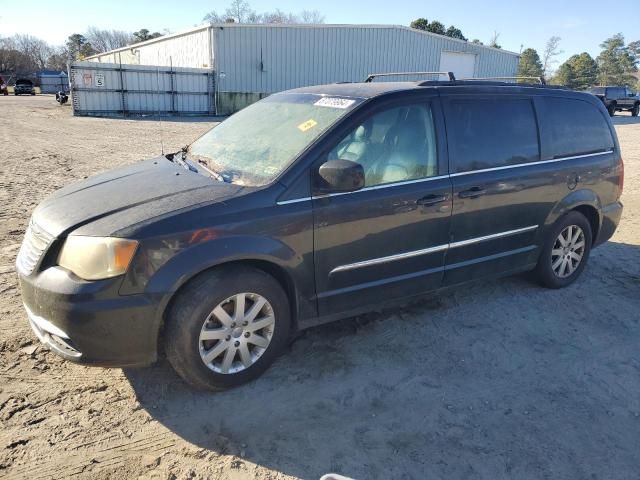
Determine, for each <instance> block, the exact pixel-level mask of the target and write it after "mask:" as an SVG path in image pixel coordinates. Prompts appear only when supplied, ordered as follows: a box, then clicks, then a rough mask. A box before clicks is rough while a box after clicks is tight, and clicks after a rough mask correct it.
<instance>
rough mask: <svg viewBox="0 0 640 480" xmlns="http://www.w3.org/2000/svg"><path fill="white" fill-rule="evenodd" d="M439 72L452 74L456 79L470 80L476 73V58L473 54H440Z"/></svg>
mask: <svg viewBox="0 0 640 480" xmlns="http://www.w3.org/2000/svg"><path fill="white" fill-rule="evenodd" d="M440 71H441V72H453V74H454V75H455V76H456V78H472V77H474V76H475V73H476V56H475V55H474V54H473V53H460V52H442V54H441V56H440Z"/></svg>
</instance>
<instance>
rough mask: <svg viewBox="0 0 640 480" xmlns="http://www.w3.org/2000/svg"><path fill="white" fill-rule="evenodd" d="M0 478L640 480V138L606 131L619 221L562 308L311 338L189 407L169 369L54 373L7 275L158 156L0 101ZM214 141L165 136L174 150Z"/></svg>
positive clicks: (538, 296) (52, 360)
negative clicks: (72, 189) (42, 207)
mask: <svg viewBox="0 0 640 480" xmlns="http://www.w3.org/2000/svg"><path fill="white" fill-rule="evenodd" d="M0 112H1V115H2V118H3V120H4V122H3V125H2V128H1V129H0V147H1V148H0V174H1V180H0V181H1V189H0V204H1V205H2V208H1V209H0V252H1V254H0V477H7V478H12V479H21V478H25V479H27V478H28V479H30V480H36V479H46V478H67V477H73V478H91V479H101V478H119V479H120V478H123V479H124V478H149V479H151V478H154V479H174V478H177V479H183V478H185V479H186V478H215V479H218V478H220V479H253V478H258V479H285V478H287V479H288V478H309V479H317V478H319V477H320V475H322V474H324V473H326V472H329V471H335V472H338V473H342V474H344V475H349V476H352V477H354V478H357V479H360V480H364V479H378V478H379V479H431V478H447V479H454V478H486V479H492V480H494V479H501V478H515V479H527V478H536V479H540V478H550V479H565V478H572V479H573V478H575V479H587V478H588V479H637V478H639V477H638V475H639V472H640V120H638V119H635V118H631V117H629V116H627V114H621V115H619V116H618V117H616V119H615V123H616V129H617V131H618V135H619V138H620V141H621V143H622V151H623V157H624V159H625V165H626V182H625V191H624V196H623V199H622V200H623V202H624V203H625V212H624V217H623V219H622V223H621V227H620V228H619V230H618V232H617V233H616V235H615V236H614V237H613V239H612V240H611V241H610V242H609V243H607V244H605V245H603V246H602V247H600V248H598V249H596V250H595V251H594V252H593V254H592V257H591V260H590V263H589V266H588V267H587V269H586V271H585V273H584V275H583V277H582V278H581V279H580V280H579V281H578V282H577V283H576V284H574V285H573V286H571V287H570V288H568V289H565V290H561V291H550V290H543V289H541V288H539V287H537V286H536V285H534V284H532V283H530V282H529V281H528V280H527V279H526V278H525V277H512V278H507V279H503V280H499V281H495V282H492V283H488V284H486V285H480V286H474V287H472V288H465V289H463V290H457V291H455V292H451V293H448V294H446V295H440V296H433V297H429V298H426V299H425V300H424V301H422V302H418V303H416V304H413V305H411V306H408V307H407V308H405V309H403V310H401V311H385V312H379V313H375V314H370V315H367V316H364V317H360V318H358V319H355V320H349V321H343V322H340V323H338V324H331V325H327V326H323V327H320V328H316V329H314V330H311V331H308V332H306V333H305V334H304V335H303V336H302V337H301V338H300V339H298V340H297V341H296V342H295V343H294V344H293V345H292V346H291V348H290V351H289V352H288V353H287V354H285V355H284V356H283V357H282V358H281V359H280V360H278V361H277V362H276V364H275V365H274V366H273V367H272V368H271V369H270V370H269V371H268V372H267V374H266V375H264V376H263V377H262V378H261V379H260V380H258V381H256V382H255V383H252V384H250V385H247V386H245V387H243V388H238V389H236V390H233V391H229V392H225V393H222V394H206V393H199V392H194V391H192V390H190V389H189V388H188V387H186V386H185V385H184V384H183V383H182V382H181V381H180V379H179V378H178V377H176V375H175V374H174V373H173V372H172V371H171V369H170V367H169V366H168V365H167V363H166V362H164V361H161V362H160V363H158V364H157V365H156V366H154V367H151V368H147V369H138V370H127V371H122V370H118V369H113V370H104V369H91V368H85V367H81V366H77V365H74V364H71V363H67V362H64V361H62V360H60V359H59V358H58V357H56V356H55V355H53V354H51V353H49V352H47V351H46V350H45V349H43V348H42V347H40V346H39V345H38V343H37V341H36V339H35V338H34V335H33V334H32V332H31V331H30V328H29V327H28V325H27V321H26V316H25V313H24V312H23V309H22V306H21V302H20V295H19V291H18V288H17V283H16V277H15V273H14V261H15V255H16V253H17V251H18V248H19V244H20V242H21V240H22V234H23V231H24V228H25V225H26V222H27V219H28V218H29V214H30V212H31V210H32V209H33V208H34V207H35V205H36V204H37V203H38V202H39V201H40V200H41V199H42V198H43V197H44V196H45V195H47V194H48V193H50V192H52V191H54V190H55V189H57V188H59V187H61V186H62V185H64V184H67V183H69V182H72V181H75V180H79V179H82V178H84V177H86V176H88V175H92V174H95V173H98V172H100V171H103V170H106V169H109V168H113V167H116V166H118V165H123V164H127V163H130V162H134V161H137V160H139V159H142V158H145V157H149V156H151V155H154V154H157V153H158V152H159V127H158V125H157V123H155V122H150V121H125V120H107V119H92V118H73V117H72V116H71V114H70V108H68V107H59V106H57V105H56V104H55V102H54V100H53V98H52V97H50V96H42V97H34V98H31V97H18V98H13V97H0ZM209 126H210V124H209V123H197V122H196V123H189V122H166V123H165V124H164V125H163V130H164V139H165V146H166V147H167V149H168V150H170V149H171V148H174V149H176V148H177V147H179V146H181V145H183V144H185V143H187V142H188V141H189V140H190V139H193V138H194V137H195V136H197V135H199V134H200V133H201V132H203V131H204V130H206V129H207V128H208V127H209Z"/></svg>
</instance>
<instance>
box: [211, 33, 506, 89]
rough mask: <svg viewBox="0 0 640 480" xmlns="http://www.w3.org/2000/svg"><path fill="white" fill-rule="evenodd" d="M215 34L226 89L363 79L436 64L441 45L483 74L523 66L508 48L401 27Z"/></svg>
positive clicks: (503, 72) (436, 66) (221, 81)
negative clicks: (469, 59) (466, 56)
mask: <svg viewBox="0 0 640 480" xmlns="http://www.w3.org/2000/svg"><path fill="white" fill-rule="evenodd" d="M211 34H212V36H213V42H212V43H213V45H214V50H215V52H216V55H217V58H216V59H215V68H216V71H217V73H218V75H219V77H218V79H219V83H218V89H219V91H221V92H265V93H273V92H277V91H281V90H286V89H289V88H295V87H299V86H306V85H313V84H322V83H331V82H339V81H362V80H363V79H364V78H365V77H366V76H367V74H369V73H373V72H394V71H395V72H398V71H425V70H426V71H433V70H439V69H440V56H441V52H443V51H449V52H465V53H472V54H474V55H476V57H477V61H476V66H475V70H476V72H475V73H476V76H478V77H485V76H511V75H515V73H516V70H517V65H518V56H517V55H516V54H513V53H511V52H505V51H500V50H496V49H490V48H487V47H482V46H480V45H475V44H473V43H469V42H461V41H456V40H454V39H450V38H447V37H442V36H439V35H432V34H427V33H424V32H419V31H416V30H412V29H409V28H405V27H397V26H389V27H370V26H357V25H350V26H315V27H314V26H272V25H256V26H253V25H252V26H249V25H237V26H219V27H213V28H212V31H211ZM261 61H262V68H261ZM402 79H403V78H395V80H402ZM406 79H416V77H409V78H406Z"/></svg>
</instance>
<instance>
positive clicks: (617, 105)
mask: <svg viewBox="0 0 640 480" xmlns="http://www.w3.org/2000/svg"><path fill="white" fill-rule="evenodd" d="M590 92H591V93H592V94H593V95H595V96H596V97H598V98H599V99H600V100H602V103H604V106H605V108H606V109H607V111H608V112H609V115H610V116H612V117H613V116H614V115H615V114H616V112H621V111H623V110H626V111H629V112H631V115H633V116H634V117H637V116H638V113H640V97H638V95H636V94H635V93H634V92H633V91H632V90H631V89H630V88H627V87H593V88H591V90H590Z"/></svg>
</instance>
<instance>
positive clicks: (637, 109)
mask: <svg viewBox="0 0 640 480" xmlns="http://www.w3.org/2000/svg"><path fill="white" fill-rule="evenodd" d="M638 113H640V103H636V104H635V105H634V106H633V108H632V109H631V116H632V117H637V116H638Z"/></svg>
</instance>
